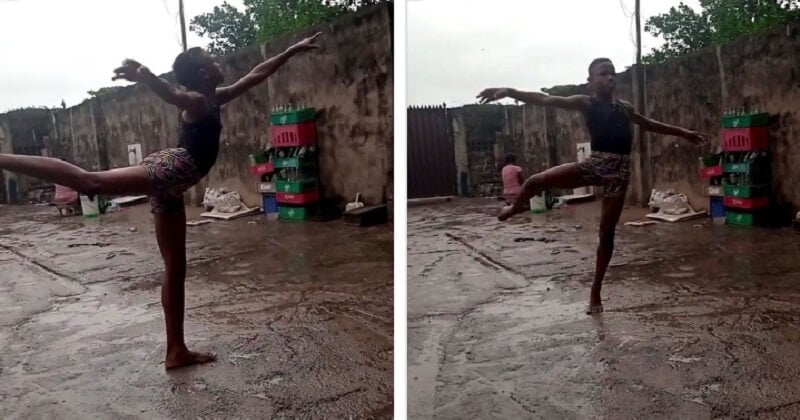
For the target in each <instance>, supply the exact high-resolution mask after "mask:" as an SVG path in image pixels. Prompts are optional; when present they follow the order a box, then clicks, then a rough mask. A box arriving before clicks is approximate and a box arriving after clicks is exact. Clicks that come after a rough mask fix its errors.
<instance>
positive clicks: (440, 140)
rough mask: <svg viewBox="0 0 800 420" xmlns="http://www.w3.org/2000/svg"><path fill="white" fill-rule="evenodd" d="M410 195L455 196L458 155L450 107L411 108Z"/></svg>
mask: <svg viewBox="0 0 800 420" xmlns="http://www.w3.org/2000/svg"><path fill="white" fill-rule="evenodd" d="M407 137H408V198H429V197H442V196H452V195H456V191H457V184H456V158H455V145H454V141H453V130H452V123H451V121H450V115H449V114H448V112H447V107H446V106H444V105H442V106H425V107H409V108H408V133H407Z"/></svg>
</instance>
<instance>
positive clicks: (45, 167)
mask: <svg viewBox="0 0 800 420" xmlns="http://www.w3.org/2000/svg"><path fill="white" fill-rule="evenodd" d="M319 35H320V34H319V33H317V34H315V35H314V36H311V37H309V38H306V39H303V40H302V41H300V42H298V43H297V44H295V45H293V46H291V47H289V48H288V49H287V50H286V51H284V52H283V53H281V54H278V55H277V56H275V57H272V58H270V59H268V60H266V61H264V62H262V63H260V64H258V65H257V66H255V67H254V68H253V69H252V70H251V71H250V72H249V73H248V74H247V75H245V76H244V77H242V78H241V79H239V80H237V81H236V82H235V83H233V84H231V85H229V86H223V87H220V84H221V83H222V81H223V75H222V68H221V67H220V65H219V64H218V63H217V62H216V61H215V60H214V59H213V58H212V57H211V56H210V55H209V54H208V53H206V52H205V51H204V50H203V49H201V48H191V49H189V50H187V51H185V52H183V53H181V54H179V55H178V57H177V58H176V59H175V63H174V64H173V65H172V69H173V72H174V74H175V79H176V80H177V82H178V83H179V84H180V85H182V86H184V87H185V88H186V90H183V91H182V90H179V89H177V88H176V87H174V86H172V85H171V84H169V83H168V82H167V81H166V80H164V79H161V78H158V77H157V76H155V75H154V74H153V73H151V72H150V70H148V69H147V67H145V66H143V65H141V64H139V63H137V62H136V61H134V60H125V62H124V63H123V65H122V67H119V68H118V69H116V70H114V73H115V75H114V77H113V78H112V80H117V79H125V80H129V81H131V82H138V83H143V84H144V85H146V86H147V87H148V88H150V90H152V91H153V93H155V94H156V95H157V96H158V97H159V98H161V99H162V100H163V101H165V102H167V103H169V104H171V105H174V106H176V107H177V108H178V109H180V111H181V121H182V122H181V127H180V133H179V142H178V147H176V148H172V149H166V150H162V151H160V152H156V153H154V154H152V155H150V156H148V157H147V158H145V159H144V161H143V162H142V164H141V165H140V166H131V167H127V168H119V169H112V170H108V171H100V172H87V171H85V170H83V169H81V168H79V167H77V166H74V165H72V164H70V163H67V162H64V161H61V160H59V159H55V158H47V157H41V156H20V155H9V154H0V169H5V170H9V171H13V172H18V173H21V174H25V175H29V176H33V177H36V178H40V179H43V180H45V181H48V182H53V183H58V184H61V185H66V186H68V187H70V188H72V189H74V190H77V191H79V192H81V193H82V194H86V195H90V196H93V195H97V194H105V195H123V194H124V195H140V194H141V195H143V194H147V195H149V196H150V204H151V207H152V208H151V211H152V213H153V214H154V216H155V228H156V240H157V241H158V248H159V250H160V251H161V256H162V257H163V259H164V266H165V275H164V279H163V283H162V285H161V304H162V306H163V309H164V318H165V322H166V330H167V354H166V359H165V360H164V365H165V367H166V369H174V368H179V367H183V366H189V365H193V364H198V363H207V362H211V361H214V360H216V357H215V356H214V355H213V354H203V353H196V352H192V351H189V349H188V348H187V347H186V343H185V341H184V337H183V315H184V281H185V278H186V213H185V208H184V203H183V193H184V192H185V191H186V190H187V189H188V188H190V187H192V186H193V185H194V184H196V183H197V182H198V181H200V179H202V178H203V177H204V176H206V175H207V174H208V172H209V171H210V170H211V167H212V166H213V165H214V163H215V162H216V160H217V154H218V152H219V138H220V131H221V130H222V121H221V118H220V106H222V105H223V104H225V103H227V102H230V101H232V100H233V99H235V98H237V97H238V96H240V95H241V94H243V93H244V92H246V91H247V90H249V89H250V88H252V87H254V86H256V85H258V84H260V83H262V82H263V81H265V80H266V79H267V78H268V77H269V76H270V75H271V74H273V73H275V71H277V70H278V68H280V67H281V66H282V65H283V64H284V63H286V61H287V60H289V58H291V57H292V56H294V55H296V54H298V53H301V52H304V51H309V50H313V49H315V48H318V45H316V44H315V40H316V38H317V36H319Z"/></svg>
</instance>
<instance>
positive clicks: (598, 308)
mask: <svg viewBox="0 0 800 420" xmlns="http://www.w3.org/2000/svg"><path fill="white" fill-rule="evenodd" d="M624 207H625V193H624V192H623V193H622V194H619V195H616V196H614V197H605V198H603V208H602V212H601V214H600V232H599V239H600V243H599V244H598V246H597V262H596V263H595V270H594V282H593V283H592V291H591V294H590V295H589V310H588V311H587V312H588V313H590V314H592V313H598V312H603V303H602V300H601V299H600V289H601V288H602V287H603V278H604V277H605V275H606V271H607V270H608V264H609V263H610V262H611V255H612V254H613V253H614V237H615V235H616V230H617V224H618V223H619V218H620V216H621V215H622V209H623V208H624Z"/></svg>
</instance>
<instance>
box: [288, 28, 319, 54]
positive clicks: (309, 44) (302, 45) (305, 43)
mask: <svg viewBox="0 0 800 420" xmlns="http://www.w3.org/2000/svg"><path fill="white" fill-rule="evenodd" d="M320 35H322V32H317V33H315V34H314V35H311V36H310V37H308V38H306V39H304V40H302V41H300V42H298V43H297V44H294V45H293V46H292V48H293V49H294V50H296V51H297V52H304V51H311V50H315V49H317V48H319V44H315V43H314V41H316V40H317V37H318V36H320Z"/></svg>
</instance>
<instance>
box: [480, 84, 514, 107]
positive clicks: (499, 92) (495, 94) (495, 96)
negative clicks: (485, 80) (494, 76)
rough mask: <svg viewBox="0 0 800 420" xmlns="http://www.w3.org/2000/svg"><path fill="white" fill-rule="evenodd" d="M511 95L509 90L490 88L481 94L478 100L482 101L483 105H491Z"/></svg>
mask: <svg viewBox="0 0 800 420" xmlns="http://www.w3.org/2000/svg"><path fill="white" fill-rule="evenodd" d="M510 94H511V89H508V88H489V89H484V90H483V92H481V93H479V94H478V96H476V98H479V99H480V103H481V104H485V103H489V102H492V101H499V100H500V99H503V98H507V97H508V96H509V95H510Z"/></svg>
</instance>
